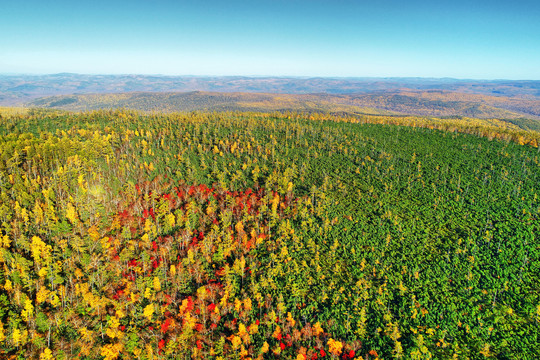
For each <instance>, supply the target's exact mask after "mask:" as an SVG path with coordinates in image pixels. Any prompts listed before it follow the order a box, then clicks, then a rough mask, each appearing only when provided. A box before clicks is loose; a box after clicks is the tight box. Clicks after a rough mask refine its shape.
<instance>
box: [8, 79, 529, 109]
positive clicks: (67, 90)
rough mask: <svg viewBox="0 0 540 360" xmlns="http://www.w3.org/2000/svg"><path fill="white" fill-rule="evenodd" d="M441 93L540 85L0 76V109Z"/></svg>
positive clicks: (522, 92) (525, 89)
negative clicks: (131, 95) (34, 102)
mask: <svg viewBox="0 0 540 360" xmlns="http://www.w3.org/2000/svg"><path fill="white" fill-rule="evenodd" d="M405 88H406V89H412V90H428V89H431V90H446V91H452V92H460V93H468V94H482V95H495V96H510V97H520V98H524V99H529V100H539V99H540V81H508V80H494V81H479V80H458V79H431V78H317V77H315V78H303V77H241V76H221V77H219V76H213V77H212V76H150V75H80V74H69V73H62V74H52V75H0V105H8V104H14V103H17V102H19V103H23V102H26V101H28V100H29V99H35V98H38V97H43V96H51V95H68V94H90V93H123V92H141V91H152V92H170V91H174V92H187V91H218V92H258V93H286V94H312V93H327V94H353V93H368V92H376V91H395V90H399V89H405Z"/></svg>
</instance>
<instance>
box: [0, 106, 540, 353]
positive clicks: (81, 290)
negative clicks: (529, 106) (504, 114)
mask: <svg viewBox="0 0 540 360" xmlns="http://www.w3.org/2000/svg"><path fill="white" fill-rule="evenodd" d="M405 124H407V125H415V127H413V126H402V125H405ZM438 129H445V130H446V131H441V130H438ZM465 132H468V133H469V134H466V133H465ZM499 139H501V140H499ZM537 139H538V138H537V134H535V133H532V132H519V131H518V130H517V129H510V128H507V127H504V126H501V124H499V123H497V122H496V121H493V122H492V123H491V124H490V125H489V126H486V125H485V123H484V124H482V125H475V124H474V123H472V122H469V121H466V122H459V121H458V122H449V121H446V120H441V119H439V120H433V119H432V120H429V119H419V118H394V117H386V118H385V117H375V118H372V117H365V118H360V119H358V118H354V119H352V118H343V119H342V118H333V117H332V118H330V117H324V116H317V115H312V116H311V119H308V118H305V117H304V116H300V115H293V114H286V115H279V114H256V113H243V114H240V113H234V114H233V113H220V114H196V113H192V114H154V115H142V114H139V113H136V112H129V111H114V112H112V111H108V112H105V111H101V112H94V113H81V114H65V113H59V112H34V113H28V114H18V113H16V112H14V113H12V114H10V115H3V116H2V118H1V119H0V190H1V192H0V197H1V200H0V225H1V234H0V235H1V246H2V249H1V250H0V354H2V356H21V357H27V358H38V357H40V358H41V359H52V358H58V359H61V358H80V359H96V358H97V359H117V358H122V359H128V358H140V359H152V358H157V359H161V358H162V359H166V358H167V359H169V358H170V359H176V358H190V357H191V358H201V359H228V358H233V359H234V358H237V359H248V358H252V359H255V358H260V359H262V358H265V359H269V358H278V357H280V358H292V359H320V358H335V359H337V358H340V359H352V358H361V359H365V358H368V359H376V358H379V359H383V358H384V359H389V358H411V359H429V358H452V357H456V358H471V359H482V358H484V357H487V356H497V357H498V358H501V359H505V358H508V359H510V358H522V359H532V358H537V357H539V356H540V352H539V351H540V350H539V348H538V345H537V344H538V342H539V340H540V339H539V337H538V336H539V333H540V331H539V328H540V327H539V326H538V325H539V322H540V305H539V304H540V287H539V284H538V278H539V277H540V245H539V243H538V238H537V236H538V235H537V234H538V233H540V221H539V219H538V217H539V215H540V200H539V199H538V193H539V192H540V187H539V185H538V184H540V166H539V156H540V154H539V152H538V149H537V146H538V142H537ZM522 144H525V145H522Z"/></svg>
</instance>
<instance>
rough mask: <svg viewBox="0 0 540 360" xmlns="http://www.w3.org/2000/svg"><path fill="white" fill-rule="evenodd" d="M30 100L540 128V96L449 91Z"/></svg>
mask: <svg viewBox="0 0 540 360" xmlns="http://www.w3.org/2000/svg"><path fill="white" fill-rule="evenodd" d="M27 105H28V106H32V107H43V108H58V109H64V110H72V111H84V110H96V109H116V108H129V109H135V110H142V111H165V112H173V111H281V112H283V111H300V112H323V113H345V114H350V115H359V114H377V115H422V116H437V117H441V116H442V117H451V116H464V117H474V118H481V119H490V118H497V119H508V120H511V121H512V122H513V123H515V124H517V125H518V126H521V127H522V128H525V129H535V130H539V129H540V121H538V118H540V117H539V116H538V115H537V114H540V107H539V106H538V105H539V103H538V102H537V101H532V100H524V99H515V98H507V97H493V96H485V95H474V94H462V93H453V92H446V91H413V90H407V91H405V90H401V91H394V92H376V93H367V94H340V95H334V94H262V93H218V92H200V91H195V92H184V93H177V92H168V93H149V92H137V93H120V94H86V95H64V96H52V97H46V98H41V99H37V100H34V101H32V102H30V103H28V104H27ZM513 109H516V110H513ZM520 109H521V110H523V109H525V110H527V112H525V111H519V110H520ZM526 118H529V120H526Z"/></svg>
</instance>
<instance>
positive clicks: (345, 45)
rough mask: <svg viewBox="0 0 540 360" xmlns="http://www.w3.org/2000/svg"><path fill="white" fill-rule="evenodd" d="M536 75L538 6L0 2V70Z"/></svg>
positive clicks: (259, 0) (381, 0)
mask: <svg viewBox="0 0 540 360" xmlns="http://www.w3.org/2000/svg"><path fill="white" fill-rule="evenodd" d="M57 72H75V73H87V74H128V73H131V74H132V73H138V74H167V75H248V76H252V75H255V76H258V75H260V76H264V75H278V76H340V77H344V76H358V77H363V76H368V77H391V76H403V77H410V76H419V77H454V78H471V79H534V80H538V79H540V2H539V1H520V0H514V1H511V0H508V1H498V0H491V1H488V0H485V1H484V0H483V1H479V0H468V1H465V0H453V1H446V0H444V1H436V0H431V1H423V0H410V1H398V0H372V1H347V0H328V1H320V0H302V1H301V0H288V1H282V0H251V1H238V0H198V1H189V2H188V1H169V0H144V1H140V0H130V1H124V0H121V1H115V0H109V1H102V0H93V1H84V2H83V1H80V2H79V1H73V0H71V1H43V0H40V1H35V0H32V1H26V0H17V1H15V0H11V1H5V2H3V4H2V6H1V11H0V73H57Z"/></svg>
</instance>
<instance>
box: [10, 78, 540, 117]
mask: <svg viewBox="0 0 540 360" xmlns="http://www.w3.org/2000/svg"><path fill="white" fill-rule="evenodd" d="M0 105H3V106H33V107H52V108H61V109H66V110H91V109H98V108H118V107H125V108H133V109H138V110H144V111H193V110H204V111H214V110H216V111H221V110H254V111H306V112H313V111H320V112H345V113H349V114H359V113H369V114H387V115H405V114H411V115H423V116H467V117H478V118H502V119H524V118H526V119H532V120H540V81H526V80H523V81H513V80H483V81H481V80H460V79H446V78H444V79H435V78H433V79H432V78H304V77H241V76H227V77H215V76H214V77H210V76H208V77H204V76H150V75H79V74H69V73H62V74H52V75H0ZM536 123H540V122H538V121H533V122H532V124H533V127H535V126H536V125H534V124H536Z"/></svg>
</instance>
